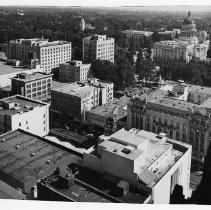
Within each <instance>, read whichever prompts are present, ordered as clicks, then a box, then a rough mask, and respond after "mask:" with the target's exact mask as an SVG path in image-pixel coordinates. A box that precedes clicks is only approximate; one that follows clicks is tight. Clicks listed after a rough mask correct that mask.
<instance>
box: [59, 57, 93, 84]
mask: <svg viewBox="0 0 211 210" xmlns="http://www.w3.org/2000/svg"><path fill="white" fill-rule="evenodd" d="M90 67H91V64H82V61H77V60H75V61H70V62H66V63H62V64H59V80H60V81H61V82H77V81H83V80H87V79H88V77H89V74H90Z"/></svg>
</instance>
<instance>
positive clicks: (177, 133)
mask: <svg viewBox="0 0 211 210" xmlns="http://www.w3.org/2000/svg"><path fill="white" fill-rule="evenodd" d="M176 140H179V132H178V131H177V132H176Z"/></svg>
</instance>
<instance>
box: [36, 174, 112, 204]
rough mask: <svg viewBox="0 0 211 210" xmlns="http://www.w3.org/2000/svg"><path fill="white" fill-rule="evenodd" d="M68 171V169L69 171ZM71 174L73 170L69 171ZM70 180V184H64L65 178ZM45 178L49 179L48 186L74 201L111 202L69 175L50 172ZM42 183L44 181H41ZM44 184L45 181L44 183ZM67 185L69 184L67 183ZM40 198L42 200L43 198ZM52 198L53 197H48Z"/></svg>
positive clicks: (46, 184)
mask: <svg viewBox="0 0 211 210" xmlns="http://www.w3.org/2000/svg"><path fill="white" fill-rule="evenodd" d="M67 172H68V171H67ZM69 174H71V172H70V173H69ZM65 178H66V179H68V180H69V186H68V187H67V186H64V181H63V179H65ZM44 180H48V182H47V183H45V184H44V185H45V186H46V187H48V188H51V189H53V190H54V191H56V192H58V193H59V194H62V195H63V196H66V197H68V198H69V199H71V200H72V201H76V202H100V203H105V202H106V203H110V202H111V201H110V200H109V199H106V198H104V197H103V196H101V195H98V194H97V193H95V192H92V191H90V190H89V189H87V188H85V187H83V186H81V185H80V184H79V183H77V181H75V180H74V178H73V177H70V176H68V178H67V177H65V176H58V175H55V174H50V175H49V176H47V177H45V178H44ZM39 182H40V183H42V181H39ZM42 184H43V183H42ZM66 185H67V184H66ZM38 199H40V200H42V199H43V198H42V197H41V198H39V197H38ZM48 199H51V198H48Z"/></svg>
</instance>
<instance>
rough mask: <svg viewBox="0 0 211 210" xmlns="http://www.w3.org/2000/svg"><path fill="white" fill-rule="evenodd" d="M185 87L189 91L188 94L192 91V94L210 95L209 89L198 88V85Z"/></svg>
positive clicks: (210, 90)
mask: <svg viewBox="0 0 211 210" xmlns="http://www.w3.org/2000/svg"><path fill="white" fill-rule="evenodd" d="M186 86H187V88H188V89H189V90H190V92H191V91H193V92H198V93H204V94H208V95H211V88H210V87H203V86H199V85H189V84H186Z"/></svg>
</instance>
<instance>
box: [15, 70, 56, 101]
mask: <svg viewBox="0 0 211 210" xmlns="http://www.w3.org/2000/svg"><path fill="white" fill-rule="evenodd" d="M11 80H12V94H14V95H15V94H19V95H22V96H25V97H28V98H33V99H36V100H41V101H46V100H47V99H49V98H50V97H51V95H50V93H51V85H52V74H44V73H41V72H36V73H33V74H26V73H19V74H17V75H16V76H15V77H13V78H11Z"/></svg>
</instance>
